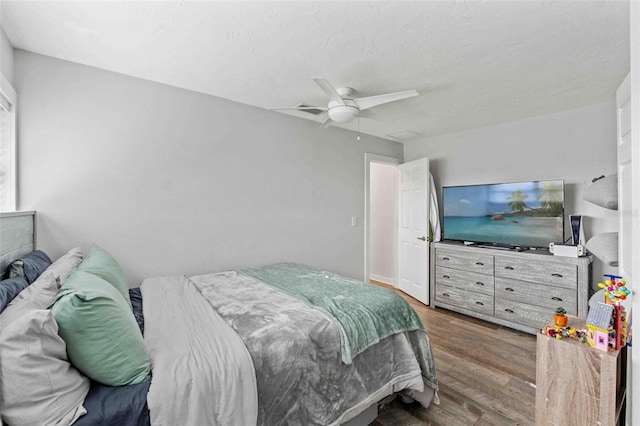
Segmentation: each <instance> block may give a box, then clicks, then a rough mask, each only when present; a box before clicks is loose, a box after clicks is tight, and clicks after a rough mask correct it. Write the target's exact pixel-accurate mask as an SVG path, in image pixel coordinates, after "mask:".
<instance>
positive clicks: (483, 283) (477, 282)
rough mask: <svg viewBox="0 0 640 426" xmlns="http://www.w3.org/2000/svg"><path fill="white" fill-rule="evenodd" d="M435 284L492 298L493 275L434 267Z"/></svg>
mask: <svg viewBox="0 0 640 426" xmlns="http://www.w3.org/2000/svg"><path fill="white" fill-rule="evenodd" d="M436 284H444V285H448V286H451V287H456V288H460V289H465V290H470V291H475V292H478V293H483V294H489V295H492V296H493V275H485V274H479V273H477V272H469V271H463V270H461V269H453V268H444V267H442V266H436Z"/></svg>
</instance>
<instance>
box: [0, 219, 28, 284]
mask: <svg viewBox="0 0 640 426" xmlns="http://www.w3.org/2000/svg"><path fill="white" fill-rule="evenodd" d="M35 249H36V212H34V211H29V212H15V213H0V273H2V271H4V270H5V269H6V268H7V266H8V265H9V264H10V263H11V262H13V261H14V260H16V259H20V257H22V256H24V255H25V254H27V253H30V252H32V251H33V250H35Z"/></svg>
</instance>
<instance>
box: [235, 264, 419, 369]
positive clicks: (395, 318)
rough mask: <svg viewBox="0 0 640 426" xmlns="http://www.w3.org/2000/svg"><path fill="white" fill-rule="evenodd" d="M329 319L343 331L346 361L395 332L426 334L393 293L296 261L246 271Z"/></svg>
mask: <svg viewBox="0 0 640 426" xmlns="http://www.w3.org/2000/svg"><path fill="white" fill-rule="evenodd" d="M242 273H243V274H246V275H249V276H251V277H254V278H257V279H258V280H260V281H262V282H264V283H266V284H269V285H270V286H272V287H275V288H277V289H279V290H281V291H283V292H285V293H287V294H289V295H291V296H294V297H296V298H298V299H299V300H301V301H303V302H305V303H307V304H308V305H309V306H311V307H314V308H316V309H320V310H321V311H323V312H325V313H326V314H328V315H329V317H330V318H331V319H333V321H334V322H335V323H336V324H337V325H338V328H339V329H340V345H341V349H342V361H343V362H344V363H345V364H350V363H351V361H352V360H353V358H354V357H355V356H356V355H358V354H360V353H362V352H363V351H364V350H365V349H367V348H368V347H369V346H371V345H373V344H376V343H378V342H379V341H380V340H382V339H384V338H386V337H388V336H391V335H392V334H396V333H403V332H405V331H413V330H422V329H423V326H422V322H421V321H420V318H419V317H418V314H416V312H415V311H414V310H413V308H411V306H409V304H408V303H407V302H406V301H405V300H404V299H403V298H402V297H400V296H398V295H397V294H395V293H394V292H392V291H390V290H387V289H385V288H382V287H378V286H376V285H373V284H366V283H364V282H362V281H356V280H352V279H349V278H346V277H343V276H340V275H336V274H333V273H331V272H327V271H321V270H318V269H313V268H310V267H308V266H305V265H300V264H295V263H278V264H275V265H269V266H264V267H261V268H250V269H244V270H242Z"/></svg>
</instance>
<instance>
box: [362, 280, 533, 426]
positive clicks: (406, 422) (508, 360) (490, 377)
mask: <svg viewBox="0 0 640 426" xmlns="http://www.w3.org/2000/svg"><path fill="white" fill-rule="evenodd" d="M372 282H373V281H372ZM373 283H374V284H377V285H381V286H383V287H386V288H391V287H390V286H387V285H385V284H381V283H377V282H373ZM391 289H392V288H391ZM394 291H396V290H394ZM398 293H399V294H400V295H402V296H403V297H404V298H405V299H406V300H407V301H408V302H409V303H410V304H411V306H413V308H414V309H415V310H416V312H417V313H418V315H419V316H420V319H421V320H422V323H423V324H424V327H425V329H426V330H427V333H428V335H429V339H430V341H431V346H432V348H433V353H434V357H435V364H436V370H437V372H438V381H439V384H440V392H439V393H438V394H439V396H440V405H435V404H433V403H432V404H431V406H430V407H429V408H427V409H425V408H423V407H422V406H420V405H419V404H418V403H413V404H404V403H402V402H401V401H399V400H398V399H396V400H394V401H392V402H391V403H390V404H388V405H386V406H385V407H383V408H382V409H381V410H380V412H379V415H378V418H377V419H376V420H375V421H374V422H373V423H372V425H373V426H414V425H447V426H451V425H507V424H509V425H513V424H517V425H532V424H534V412H535V410H534V404H535V385H534V383H535V379H536V337H535V336H533V335H531V334H527V333H523V332H519V331H516V330H513V329H510V328H507V327H502V326H500V325H496V324H491V323H488V322H486V321H482V320H477V319H475V318H471V317H468V316H466V315H461V314H457V313H454V312H451V311H447V310H445V309H440V308H436V309H433V308H431V307H428V306H425V305H423V304H421V303H419V302H417V301H416V300H414V299H413V298H411V297H409V296H407V295H405V294H404V293H402V292H398Z"/></svg>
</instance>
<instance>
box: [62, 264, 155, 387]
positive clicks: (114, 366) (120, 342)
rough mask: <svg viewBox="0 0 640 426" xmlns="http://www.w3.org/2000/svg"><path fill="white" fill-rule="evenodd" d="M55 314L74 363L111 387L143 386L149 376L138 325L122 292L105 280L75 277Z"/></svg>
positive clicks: (75, 274) (83, 274) (82, 275)
mask: <svg viewBox="0 0 640 426" xmlns="http://www.w3.org/2000/svg"><path fill="white" fill-rule="evenodd" d="M51 311H52V312H53V315H54V317H55V320H56V322H57V323H58V334H60V336H61V337H62V339H63V340H64V341H65V343H66V345H67V354H68V355H69V359H70V360H71V363H72V364H73V365H74V366H75V367H76V368H77V369H78V370H80V371H82V372H83V373H84V374H86V375H87V376H89V377H91V378H92V379H94V380H96V381H98V382H100V383H103V384H105V385H109V386H120V385H130V384H136V383H140V382H142V381H143V380H144V379H145V378H146V377H147V375H148V374H149V370H150V363H149V356H148V355H147V350H146V348H145V346H144V340H143V338H142V334H141V333H140V329H139V328H138V324H137V323H136V320H135V318H134V316H133V313H132V312H131V309H130V308H129V307H128V306H127V303H126V302H125V301H124V300H123V299H122V297H121V296H120V294H119V293H118V291H117V290H116V289H115V288H114V287H113V286H112V285H110V284H109V283H108V282H106V281H105V280H103V279H102V278H100V277H98V276H95V275H92V274H89V273H87V272H83V271H77V270H76V271H74V272H72V274H71V275H70V276H69V278H67V281H66V282H65V285H64V286H63V287H62V288H61V289H60V291H59V292H58V294H57V295H56V299H55V300H54V302H53V305H52V306H51Z"/></svg>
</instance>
